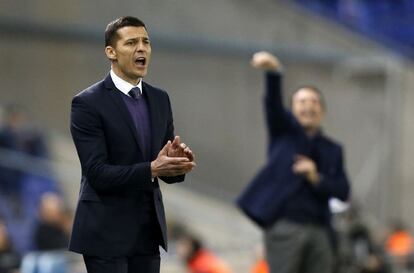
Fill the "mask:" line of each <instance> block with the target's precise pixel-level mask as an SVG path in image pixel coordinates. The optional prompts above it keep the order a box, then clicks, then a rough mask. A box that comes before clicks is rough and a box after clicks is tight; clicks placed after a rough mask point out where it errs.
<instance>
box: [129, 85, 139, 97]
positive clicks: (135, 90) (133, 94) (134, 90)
mask: <svg viewBox="0 0 414 273" xmlns="http://www.w3.org/2000/svg"><path fill="white" fill-rule="evenodd" d="M128 94H129V95H130V96H131V97H132V98H134V99H136V100H137V99H139V98H140V97H141V90H140V89H139V87H134V88H132V89H131V90H130V91H129V92H128Z"/></svg>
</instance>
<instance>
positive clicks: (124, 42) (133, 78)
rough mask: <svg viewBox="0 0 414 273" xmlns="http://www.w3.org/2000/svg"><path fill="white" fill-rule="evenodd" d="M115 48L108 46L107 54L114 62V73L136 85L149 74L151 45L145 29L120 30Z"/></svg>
mask: <svg viewBox="0 0 414 273" xmlns="http://www.w3.org/2000/svg"><path fill="white" fill-rule="evenodd" d="M117 35H118V39H117V40H116V42H115V45H114V46H107V47H106V48H105V53H106V55H107V57H108V58H109V59H110V60H111V61H112V69H113V70H114V72H115V73H116V74H117V75H118V76H119V77H121V78H122V79H124V80H126V81H127V82H129V83H131V84H133V85H136V84H137V83H138V81H139V79H140V78H142V77H144V76H145V75H146V74H147V70H148V65H149V62H150V59H151V44H150V40H149V37H148V33H147V31H146V29H145V28H144V27H134V26H127V27H123V28H120V29H118V31H117Z"/></svg>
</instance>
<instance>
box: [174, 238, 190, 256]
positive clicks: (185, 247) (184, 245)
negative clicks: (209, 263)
mask: <svg viewBox="0 0 414 273" xmlns="http://www.w3.org/2000/svg"><path fill="white" fill-rule="evenodd" d="M192 251H193V247H192V245H191V242H190V241H189V240H187V239H180V240H178V241H177V254H178V256H179V257H180V259H182V260H184V261H186V260H188V259H189V258H190V256H191V253H192Z"/></svg>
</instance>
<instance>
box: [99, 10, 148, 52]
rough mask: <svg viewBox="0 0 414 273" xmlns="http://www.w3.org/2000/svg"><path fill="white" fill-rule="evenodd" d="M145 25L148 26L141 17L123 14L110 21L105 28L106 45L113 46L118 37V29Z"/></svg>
mask: <svg viewBox="0 0 414 273" xmlns="http://www.w3.org/2000/svg"><path fill="white" fill-rule="evenodd" d="M128 26H132V27H144V28H145V29H146V28H147V27H146V26H145V24H144V22H142V21H141V20H140V19H138V18H136V17H132V16H123V17H119V18H118V19H115V20H114V21H112V22H110V23H109V24H108V25H107V26H106V29H105V47H106V46H113V45H114V44H115V42H116V40H117V39H118V33H117V31H118V29H120V28H123V27H128Z"/></svg>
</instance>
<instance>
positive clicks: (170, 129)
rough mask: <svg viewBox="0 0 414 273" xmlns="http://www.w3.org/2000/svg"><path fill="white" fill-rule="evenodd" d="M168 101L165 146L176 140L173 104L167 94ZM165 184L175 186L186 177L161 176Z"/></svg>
mask: <svg viewBox="0 0 414 273" xmlns="http://www.w3.org/2000/svg"><path fill="white" fill-rule="evenodd" d="M167 100H168V123H167V131H166V134H165V138H164V142H163V143H164V145H165V144H166V143H167V142H168V140H171V141H173V140H174V137H175V135H174V119H173V114H172V109H171V102H170V98H169V97H168V94H167ZM160 178H161V179H162V180H163V181H164V182H165V183H168V184H173V183H178V182H183V181H184V179H185V175H179V176H161V177H160Z"/></svg>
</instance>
